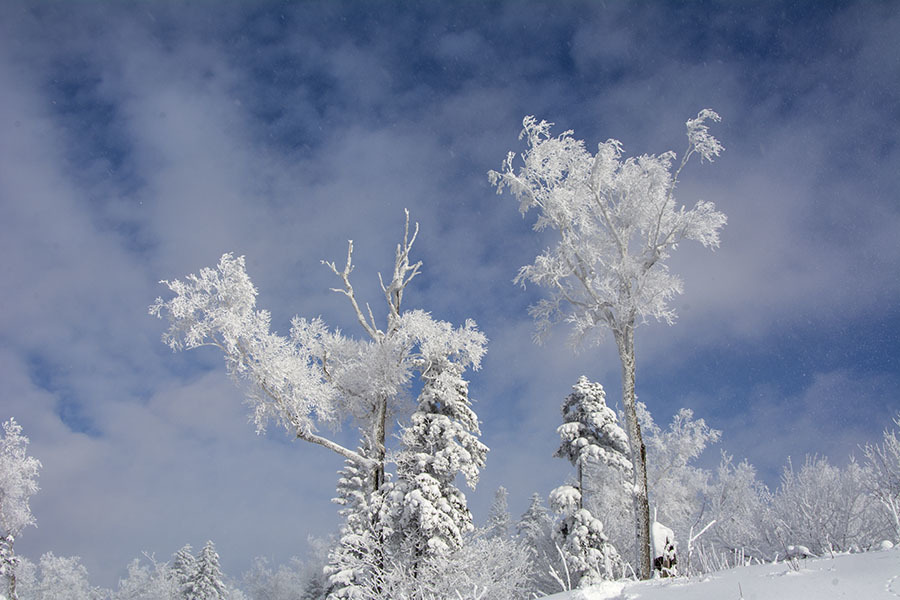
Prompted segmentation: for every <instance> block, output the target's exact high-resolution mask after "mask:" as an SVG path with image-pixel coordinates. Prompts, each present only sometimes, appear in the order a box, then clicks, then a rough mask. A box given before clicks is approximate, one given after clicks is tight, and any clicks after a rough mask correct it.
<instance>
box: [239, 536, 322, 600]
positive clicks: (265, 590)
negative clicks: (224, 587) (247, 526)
mask: <svg viewBox="0 0 900 600" xmlns="http://www.w3.org/2000/svg"><path fill="white" fill-rule="evenodd" d="M312 550H313V556H312V557H309V558H308V559H307V560H305V561H301V560H300V559H298V558H292V559H291V560H290V562H289V563H288V564H282V565H278V567H277V568H276V569H272V568H270V567H269V565H268V563H267V561H266V559H264V558H259V557H258V558H256V559H255V560H254V561H253V564H252V567H251V569H250V571H248V572H247V573H245V574H244V577H243V579H242V582H241V586H242V588H243V589H244V590H246V592H247V595H248V596H249V597H250V598H251V599H252V600H324V598H325V593H326V586H327V583H328V582H327V579H326V577H325V575H324V573H323V567H324V564H325V561H326V559H327V548H326V547H325V545H324V543H322V542H319V541H314V542H313V547H312Z"/></svg>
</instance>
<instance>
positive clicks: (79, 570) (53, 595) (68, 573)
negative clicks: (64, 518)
mask: <svg viewBox="0 0 900 600" xmlns="http://www.w3.org/2000/svg"><path fill="white" fill-rule="evenodd" d="M23 562H24V561H23ZM25 567H26V568H25V569H23V570H24V571H27V574H25V576H24V577H21V580H22V586H21V593H20V596H19V597H20V598H21V600H72V598H78V599H79V600H102V599H105V598H107V597H108V596H109V591H108V590H103V589H101V588H97V587H94V586H92V585H91V584H90V581H89V580H88V572H87V569H86V568H85V567H84V565H82V564H81V559H80V558H78V557H77V556H71V557H65V556H56V555H54V554H53V553H52V552H47V553H46V554H44V555H43V556H41V560H40V562H39V563H38V566H37V568H34V567H33V565H25Z"/></svg>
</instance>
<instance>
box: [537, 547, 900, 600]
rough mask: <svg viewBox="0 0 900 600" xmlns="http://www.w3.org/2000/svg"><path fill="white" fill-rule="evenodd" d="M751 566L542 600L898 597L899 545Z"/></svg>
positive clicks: (883, 599)
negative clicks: (796, 564) (795, 562)
mask: <svg viewBox="0 0 900 600" xmlns="http://www.w3.org/2000/svg"><path fill="white" fill-rule="evenodd" d="M799 565H800V568H799V570H796V571H795V570H793V569H792V568H791V566H790V565H789V564H788V563H778V564H766V565H753V566H750V567H738V568H736V569H729V570H727V571H720V572H718V573H714V574H711V575H707V576H704V577H699V578H695V579H686V578H672V579H655V580H651V581H640V582H637V581H635V582H605V583H604V584H603V585H601V586H593V587H589V588H586V589H583V590H574V591H571V592H564V593H561V594H554V595H552V596H547V597H546V600H550V599H552V600H723V599H733V600H740V599H742V598H743V599H744V600H796V599H797V598H815V599H816V600H838V599H839V598H857V599H859V600H862V599H865V600H897V598H900V548H893V549H890V550H885V551H879V552H866V553H863V554H841V555H837V556H835V557H834V558H831V557H829V558H818V559H809V560H801V561H799Z"/></svg>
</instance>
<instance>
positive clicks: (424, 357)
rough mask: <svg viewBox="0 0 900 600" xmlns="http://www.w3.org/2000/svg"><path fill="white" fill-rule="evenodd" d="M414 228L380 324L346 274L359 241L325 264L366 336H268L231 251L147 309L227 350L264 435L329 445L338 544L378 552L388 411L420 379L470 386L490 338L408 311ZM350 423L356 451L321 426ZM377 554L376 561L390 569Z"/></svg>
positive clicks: (195, 338) (305, 331)
mask: <svg viewBox="0 0 900 600" xmlns="http://www.w3.org/2000/svg"><path fill="white" fill-rule="evenodd" d="M417 234H418V225H415V227H414V228H413V230H412V231H410V227H409V213H408V212H407V213H406V225H405V228H404V235H403V241H402V242H401V243H400V244H398V245H397V250H396V254H395V260H394V268H393V274H392V276H391V277H390V279H389V280H385V278H382V277H381V275H380V274H379V280H380V282H381V289H382V292H383V293H384V299H385V303H386V316H385V317H384V319H383V321H379V320H378V319H376V318H375V313H374V312H373V310H372V308H371V307H370V306H369V305H368V304H363V303H361V302H360V301H359V299H358V298H357V295H356V292H355V291H354V288H353V285H352V283H351V281H350V275H351V273H352V272H353V242H352V241H350V242H349V244H348V248H347V259H346V263H345V264H344V265H343V266H342V267H341V266H338V265H337V264H335V263H334V262H324V261H323V262H324V264H325V265H326V266H327V267H329V268H330V269H331V270H332V271H333V272H334V274H335V275H337V277H338V278H339V279H340V282H341V285H340V287H337V288H334V289H333V291H335V292H338V293H340V294H342V295H344V296H345V297H346V298H347V300H348V301H349V303H350V306H351V308H352V310H353V314H354V316H355V317H356V320H357V322H358V323H359V325H360V327H361V329H362V332H363V334H364V335H363V337H362V338H359V339H355V338H350V337H347V336H345V335H343V334H342V333H341V332H339V331H335V330H330V329H329V328H328V327H327V326H326V325H325V323H324V322H323V321H322V320H321V319H318V318H316V319H311V320H307V319H303V318H300V317H295V318H294V319H293V321H292V327H291V333H290V337H287V338H285V337H282V336H280V335H278V334H276V333H273V332H271V331H270V315H269V313H268V312H267V311H264V310H257V309H256V289H255V288H254V287H253V284H252V283H251V282H250V278H249V276H248V275H247V273H246V271H245V267H244V259H243V257H239V258H235V257H234V256H232V255H231V254H225V255H224V256H223V257H222V259H221V260H220V261H219V265H218V267H217V268H216V269H203V270H201V271H200V274H199V275H189V276H188V277H186V278H185V281H180V280H175V281H164V282H163V283H164V284H166V285H167V286H168V287H169V289H170V290H171V291H172V292H174V294H175V297H174V298H172V299H171V300H168V301H164V300H163V299H161V298H159V299H157V301H156V302H155V303H154V304H153V305H152V306H151V307H150V313H151V314H154V315H156V316H158V317H161V318H162V317H165V318H167V319H168V320H169V324H170V326H169V330H168V331H167V332H166V333H165V334H164V336H163V340H164V341H165V342H166V343H168V344H169V346H171V347H172V348H173V349H174V350H181V349H186V348H197V347H201V346H214V347H217V348H219V349H220V350H221V351H222V352H223V354H224V356H225V361H226V365H227V368H228V371H229V373H230V374H231V376H232V377H233V378H234V379H235V381H236V382H239V383H245V384H247V396H248V402H249V404H250V406H251V409H252V412H253V418H254V421H255V423H256V426H257V430H258V431H263V430H264V429H265V426H266V424H267V423H268V422H269V421H270V420H275V421H276V422H277V423H279V424H280V425H282V426H283V427H285V428H286V429H287V430H288V432H289V433H291V434H292V435H296V437H297V438H299V439H302V440H305V441H307V442H310V443H313V444H318V445H320V446H323V447H325V448H328V449H329V450H331V451H333V452H335V453H337V454H339V455H340V456H343V457H344V458H345V459H346V460H347V465H346V467H345V469H344V470H343V471H342V472H341V482H340V483H339V490H338V494H339V498H338V502H339V503H341V504H343V505H344V511H343V512H344V515H345V518H346V519H347V522H346V527H345V528H344V530H343V531H342V542H346V545H347V546H348V547H351V548H356V550H358V551H362V549H363V548H375V550H376V553H377V554H378V556H380V552H381V550H382V548H381V547H382V546H383V543H384V539H383V537H382V535H381V530H380V527H381V525H382V524H381V523H380V522H377V520H378V519H379V517H378V514H379V512H380V510H381V503H383V502H384V500H385V497H384V495H383V493H382V488H383V487H384V485H385V482H386V473H385V469H386V465H387V462H388V455H387V445H386V438H387V434H388V419H389V417H390V416H391V415H392V414H396V412H397V411H398V410H399V408H400V407H401V405H402V404H403V400H404V399H405V398H406V395H407V392H408V390H409V388H410V386H411V384H412V381H413V379H414V378H415V377H416V376H419V377H421V378H422V380H423V382H424V385H425V389H429V387H428V386H429V381H431V380H433V381H436V382H437V381H439V382H440V383H441V384H442V385H443V384H444V383H446V379H447V377H450V375H449V374H450V373H452V378H454V380H455V381H457V382H464V381H465V380H464V379H462V375H463V373H464V371H465V369H466V368H469V367H471V368H472V369H478V368H479V367H480V363H481V358H482V357H483V355H484V352H485V345H486V343H487V339H486V337H485V336H484V334H483V333H481V332H480V331H478V329H477V326H476V325H475V323H474V322H473V321H467V322H466V323H465V324H464V325H463V326H462V327H453V326H451V325H450V324H449V323H446V322H443V321H438V320H435V319H433V318H432V317H431V316H430V315H429V314H428V313H426V312H424V311H422V310H409V311H407V310H404V309H403V307H402V301H403V295H404V293H405V290H406V286H407V285H409V283H410V282H411V281H412V280H413V279H414V278H415V277H416V276H417V275H418V274H419V273H420V268H421V265H422V263H421V262H411V260H410V250H411V249H412V246H413V244H414V242H415V239H416V236H417ZM440 365H444V366H445V367H446V368H444V371H443V373H444V375H438V374H437V372H436V369H437V368H438V367H439V366H440ZM460 416H462V413H460V414H459V415H457V417H460ZM467 418H469V420H471V421H472V422H473V423H476V426H475V427H474V428H473V427H472V426H471V424H463V427H464V428H466V430H467V431H468V432H470V433H472V434H473V435H475V436H477V435H478V430H477V419H476V418H475V417H474V413H472V414H471V416H470V417H467ZM346 421H352V422H353V423H354V424H355V425H356V426H357V427H358V429H359V433H360V442H359V445H358V449H357V450H352V449H350V448H348V447H346V446H344V445H341V444H340V443H338V442H336V441H335V440H334V439H331V438H329V437H327V436H325V435H323V434H322V433H320V428H321V427H322V426H338V425H340V424H342V423H344V422H346ZM458 422H459V423H461V421H458ZM459 439H461V438H459ZM465 443H469V442H465ZM474 448H475V446H474V445H473V446H472V447H471V448H467V450H473V449H474ZM430 449H433V448H430ZM478 452H480V451H476V452H474V454H473V453H472V452H470V454H472V456H471V457H470V458H471V460H472V461H473V462H474V463H477V461H478V460H479V458H478V456H477V455H478ZM480 460H482V461H483V456H482V457H481V459H480ZM453 468H455V469H457V470H458V471H459V472H463V473H464V474H465V475H466V477H467V478H468V477H469V473H467V471H466V469H469V468H470V467H469V466H466V467H463V466H460V465H459V464H454V465H453ZM477 468H478V467H476V470H477ZM447 490H449V488H447V487H445V488H444V491H447ZM460 498H461V499H462V502H463V503H464V496H461V495H460V497H458V498H457V499H456V500H455V501H459V500H460ZM351 514H352V515H355V516H351ZM373 527H374V528H375V529H373ZM378 556H376V558H375V559H374V561H370V563H373V564H376V565H377V564H382V563H383V560H382V559H381V558H379V557H378ZM333 576H335V577H337V578H338V580H339V581H337V582H335V581H333V583H339V584H341V585H351V584H352V581H353V580H354V579H355V578H356V575H354V574H353V573H352V572H351V571H347V570H341V569H339V570H338V572H337V573H334V574H333Z"/></svg>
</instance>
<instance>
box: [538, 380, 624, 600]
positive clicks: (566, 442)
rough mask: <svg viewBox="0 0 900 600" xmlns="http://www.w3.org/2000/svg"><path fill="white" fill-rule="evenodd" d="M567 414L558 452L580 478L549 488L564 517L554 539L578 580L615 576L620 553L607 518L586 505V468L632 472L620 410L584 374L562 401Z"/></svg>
mask: <svg viewBox="0 0 900 600" xmlns="http://www.w3.org/2000/svg"><path fill="white" fill-rule="evenodd" d="M562 417H563V424H562V425H560V426H559V427H558V428H557V432H558V433H559V437H560V445H559V448H558V449H557V451H556V456H557V457H559V458H565V459H567V460H568V461H569V462H571V463H572V465H574V466H575V469H576V482H575V485H574V486H571V485H563V486H560V487H558V488H556V489H555V490H553V491H552V492H551V493H550V506H551V508H553V510H554V511H555V512H556V513H557V514H558V515H559V517H560V518H559V522H558V523H557V527H556V531H555V533H554V540H555V541H556V543H557V545H558V546H559V548H560V551H561V553H562V554H563V555H564V560H565V561H566V563H567V564H566V565H565V566H566V567H567V569H568V571H569V574H570V576H572V577H573V578H574V581H573V583H574V584H577V585H580V586H584V585H590V584H592V583H596V582H598V581H599V580H600V579H603V578H607V579H608V578H610V577H613V576H614V575H615V571H616V570H617V569H618V568H619V567H620V557H619V554H618V552H617V551H616V549H615V547H614V546H613V545H612V544H611V543H610V541H609V538H608V536H607V535H606V534H605V533H604V532H603V523H602V522H601V521H600V520H599V519H597V518H596V517H595V516H594V515H593V514H591V512H590V510H588V509H587V508H586V507H585V502H584V500H585V498H584V495H585V486H584V483H585V469H586V467H587V466H588V465H589V464H590V463H597V464H600V465H603V466H606V467H610V468H613V469H616V470H618V471H619V472H620V473H621V474H622V475H623V476H627V475H628V471H629V469H630V461H629V459H628V451H629V448H628V439H627V436H626V435H625V431H624V430H623V429H622V428H621V427H620V426H619V423H618V419H617V418H616V413H615V411H614V410H612V409H611V408H609V407H608V406H606V393H605V392H604V391H603V386H602V385H600V384H599V383H594V382H591V381H589V380H588V378H587V377H584V376H581V377H579V378H578V381H577V382H576V383H575V385H573V386H572V392H571V393H570V394H569V395H568V396H567V397H566V399H565V401H563V404H562Z"/></svg>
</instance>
